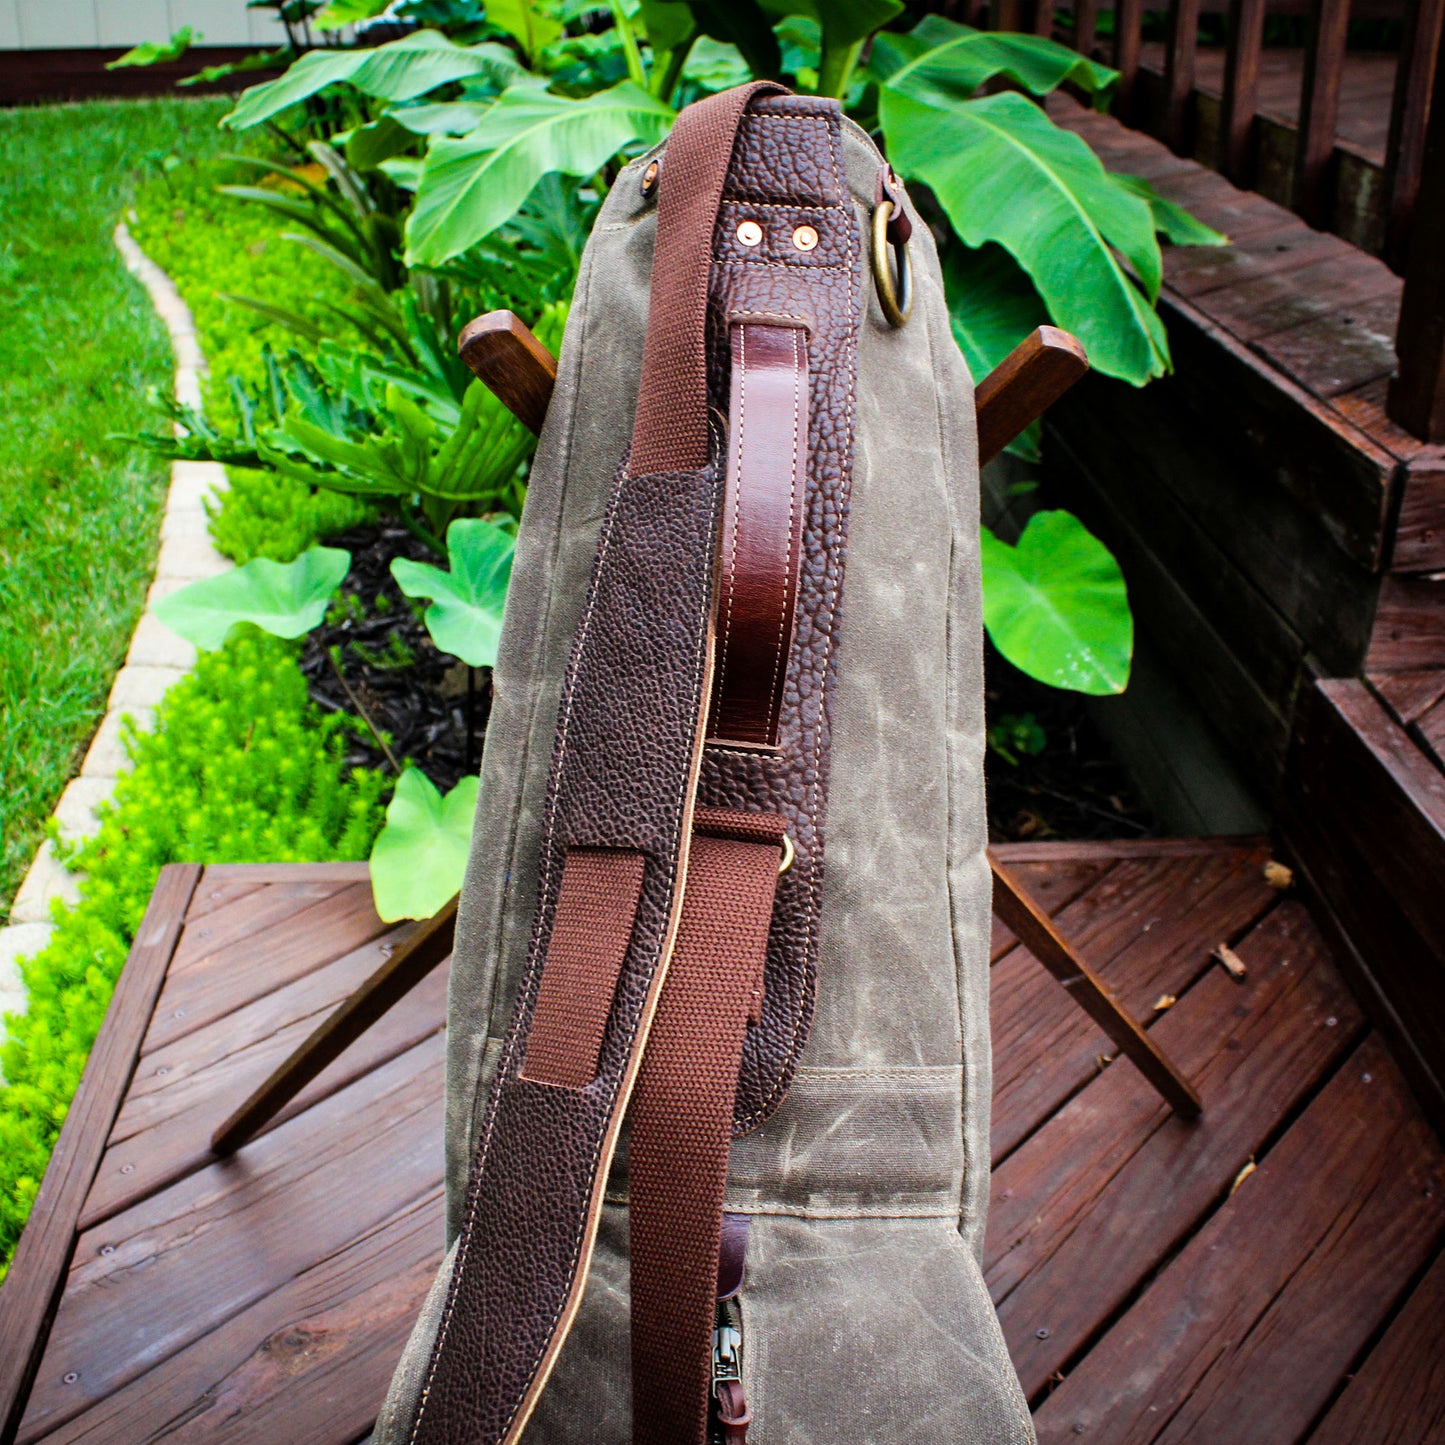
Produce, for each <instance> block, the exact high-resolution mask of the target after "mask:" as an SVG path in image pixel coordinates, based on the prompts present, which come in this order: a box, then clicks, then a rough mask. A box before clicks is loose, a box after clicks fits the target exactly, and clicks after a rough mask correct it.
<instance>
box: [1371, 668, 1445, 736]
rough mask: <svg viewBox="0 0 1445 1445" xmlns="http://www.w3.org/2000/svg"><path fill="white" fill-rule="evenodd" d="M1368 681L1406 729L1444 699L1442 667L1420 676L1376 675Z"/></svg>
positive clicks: (1406, 674) (1418, 674) (1426, 671)
mask: <svg viewBox="0 0 1445 1445" xmlns="http://www.w3.org/2000/svg"><path fill="white" fill-rule="evenodd" d="M1368 681H1369V684H1370V686H1371V687H1372V688H1374V689H1375V691H1376V693H1378V694H1379V696H1380V698H1381V700H1382V701H1383V702H1384V703H1385V705H1386V706H1387V707H1388V708H1389V709H1390V711H1391V712H1392V713H1394V714H1395V720H1396V721H1397V722H1398V723H1399V724H1400V726H1401V727H1409V726H1410V724H1411V723H1412V722H1414V721H1415V719H1416V718H1417V717H1419V716H1420V714H1421V713H1425V712H1428V711H1429V710H1430V709H1431V708H1432V707H1434V705H1435V704H1436V703H1437V702H1439V701H1440V699H1441V698H1442V697H1445V667H1438V668H1429V669H1426V670H1425V671H1422V672H1378V673H1375V674H1373V675H1372V676H1371V677H1370V678H1369V679H1368Z"/></svg>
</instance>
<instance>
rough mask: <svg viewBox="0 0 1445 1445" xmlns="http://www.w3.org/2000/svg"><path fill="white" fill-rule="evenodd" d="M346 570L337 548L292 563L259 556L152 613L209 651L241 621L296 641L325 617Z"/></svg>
mask: <svg viewBox="0 0 1445 1445" xmlns="http://www.w3.org/2000/svg"><path fill="white" fill-rule="evenodd" d="M350 568H351V553H350V552H345V551H343V550H342V549H341V548H339V547H312V548H311V549H310V550H309V551H306V552H303V553H302V554H301V555H300V556H299V557H298V558H297V559H296V560H295V561H294V562H285V563H282V562H272V561H270V560H269V559H268V558H265V557H258V558H257V559H256V560H255V561H254V562H247V563H246V565H245V566H244V567H237V568H235V569H234V570H232V571H230V572H222V573H221V574H220V575H219V576H217V577H206V578H203V579H202V580H201V581H199V582H192V583H191V584H190V585H189V586H186V587H182V588H181V589H180V590H179V591H178V592H172V593H171V594H170V596H168V597H162V598H161V599H160V601H159V602H157V603H156V604H155V607H154V608H153V609H152V610H153V611H154V612H155V615H156V616H157V617H158V618H159V619H160V620H161V621H162V622H163V623H165V625H166V626H167V627H169V628H170V629H171V631H172V632H178V633H179V634H180V635H181V636H182V637H184V638H185V639H186V641H187V642H193V643H195V645H196V646H197V647H200V648H203V649H205V650H206V651H208V652H210V651H214V650H215V649H216V648H218V647H219V646H220V645H221V644H222V643H223V642H224V641H225V640H226V638H227V637H228V636H229V635H230V631H231V629H232V628H233V627H235V626H236V625H237V624H238V623H241V622H254V623H255V624H256V626H257V627H259V628H261V629H262V630H263V631H265V632H269V633H272V634H273V635H274V636H276V637H300V636H301V635H302V633H305V632H310V631H311V629H312V628H313V627H315V626H316V625H317V624H318V623H319V622H320V621H321V619H322V618H323V617H325V616H326V606H327V603H328V602H329V601H330V600H331V594H332V593H333V592H335V591H336V589H337V588H338V587H339V586H341V581H342V579H343V578H344V577H345V576H346V574H347V572H348V571H349V570H350Z"/></svg>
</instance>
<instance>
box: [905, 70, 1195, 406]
mask: <svg viewBox="0 0 1445 1445" xmlns="http://www.w3.org/2000/svg"><path fill="white" fill-rule="evenodd" d="M879 114H880V117H881V120H882V124H883V133H884V135H885V137H886V139H887V143H888V154H889V157H890V159H891V160H892V162H893V164H894V165H895V166H896V167H897V168H898V169H899V170H900V171H901V172H902V173H903V174H904V175H905V176H906V177H913V178H917V179H919V180H922V181H926V182H927V183H928V185H930V186H931V187H932V188H933V192H934V194H935V195H936V196H937V197H938V199H939V201H940V203H941V204H942V205H943V208H944V210H945V211H946V212H947V213H948V218H949V220H950V221H951V222H952V223H953V228H954V230H955V231H957V232H958V234H959V236H960V237H961V238H962V239H963V240H964V241H965V242H967V243H968V244H969V245H970V246H982V245H983V244H984V243H985V242H988V241H994V242H997V243H998V244H999V245H1000V246H1002V247H1004V249H1005V250H1007V251H1008V252H1010V254H1012V255H1013V257H1014V258H1015V259H1016V260H1017V261H1018V263H1019V265H1021V266H1022V267H1023V269H1024V270H1025V271H1027V272H1028V274H1029V276H1030V278H1031V279H1032V281H1033V283H1034V286H1035V287H1036V288H1037V290H1038V293H1039V295H1040V296H1042V297H1043V299H1044V302H1045V304H1046V305H1047V306H1048V308H1049V314H1050V316H1051V317H1052V318H1053V320H1054V321H1055V323H1056V324H1057V325H1059V326H1062V327H1064V328H1065V329H1066V330H1068V331H1072V332H1073V333H1074V334H1075V335H1076V336H1077V337H1078V338H1079V339H1080V340H1081V341H1082V342H1083V343H1084V345H1085V347H1086V348H1087V349H1088V353H1089V358H1090V360H1091V362H1092V363H1093V365H1094V367H1095V368H1096V369H1097V370H1099V371H1102V372H1104V373H1106V374H1107V375H1109V376H1118V377H1123V378H1124V379H1125V380H1127V381H1131V382H1133V383H1134V384H1135V385H1142V384H1143V383H1144V382H1145V381H1148V380H1149V379H1150V378H1151V377H1155V376H1159V375H1161V374H1162V373H1163V372H1164V371H1165V370H1166V369H1167V368H1168V364H1169V352H1168V342H1167V339H1166V337H1165V334H1164V327H1163V324H1162V323H1161V321H1160V320H1159V317H1158V316H1157V315H1156V313H1155V311H1154V308H1153V306H1152V305H1151V304H1150V303H1151V300H1152V298H1153V296H1154V295H1156V294H1157V292H1158V287H1159V279H1160V274H1161V267H1162V263H1161V260H1160V255H1159V244H1158V242H1157V241H1156V240H1155V238H1154V224H1153V219H1152V217H1151V215H1150V211H1149V207H1148V205H1147V204H1146V203H1145V202H1144V201H1143V200H1142V199H1141V198H1140V197H1138V196H1135V195H1131V194H1130V193H1129V192H1128V191H1126V190H1125V189H1124V188H1123V187H1122V186H1120V185H1118V184H1117V183H1116V182H1115V181H1114V179H1113V178H1112V177H1111V176H1110V175H1109V173H1108V172H1107V171H1106V170H1105V169H1104V167H1103V165H1102V164H1101V163H1100V161H1099V158H1098V156H1096V155H1095V154H1094V152H1093V151H1091V150H1090V149H1089V147H1088V146H1087V145H1086V144H1085V143H1084V142H1083V141H1082V140H1080V139H1079V137H1078V136H1076V135H1071V134H1070V133H1069V132H1068V131H1065V130H1061V129H1060V128H1059V127H1058V126H1056V125H1054V123H1053V122H1052V121H1051V120H1049V118H1048V117H1047V116H1046V115H1045V114H1044V113H1043V111H1042V110H1040V109H1039V107H1038V106H1036V105H1034V104H1033V103H1032V102H1031V101H1028V100H1025V99H1024V97H1023V96H1021V95H1017V94H1015V93H1013V92H1008V93H1005V94H1002V95H990V96H986V97H984V98H983V99H981V100H969V101H962V102H959V101H952V102H947V103H944V102H942V101H941V100H937V99H929V98H925V97H920V96H916V95H910V94H906V93H904V92H903V91H900V90H897V89H895V88H894V87H893V86H892V85H891V83H890V84H888V85H885V86H883V88H882V90H881V92H880V96H879ZM1115 249H1117V250H1118V251H1119V252H1120V253H1121V254H1122V255H1124V256H1125V257H1126V258H1127V259H1128V261H1129V262H1130V263H1131V264H1132V265H1133V267H1134V269H1135V271H1136V272H1137V274H1138V275H1139V277H1140V280H1141V281H1142V283H1143V285H1144V287H1145V290H1146V291H1147V292H1148V293H1149V294H1148V295H1147V296H1146V295H1144V294H1141V292H1140V290H1139V287H1137V286H1136V285H1134V283H1133V282H1132V281H1131V280H1130V278H1129V277H1128V276H1127V275H1126V274H1125V273H1124V270H1123V268H1122V267H1121V266H1120V265H1119V262H1118V260H1117V259H1116V257H1115V255H1114V250H1115Z"/></svg>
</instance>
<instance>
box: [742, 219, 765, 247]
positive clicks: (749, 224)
mask: <svg viewBox="0 0 1445 1445" xmlns="http://www.w3.org/2000/svg"><path fill="white" fill-rule="evenodd" d="M762 239H763V228H762V227H761V226H760V225H758V223H757V222H756V221H744V222H743V223H742V224H741V225H740V226H739V227H738V240H739V241H741V242H742V243H743V245H744V246H756V245H757V244H758V242H759V241H761V240H762Z"/></svg>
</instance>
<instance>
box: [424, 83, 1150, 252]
mask: <svg viewBox="0 0 1445 1445" xmlns="http://www.w3.org/2000/svg"><path fill="white" fill-rule="evenodd" d="M674 115H675V112H674V111H673V109H672V107H671V106H669V105H665V104H663V102H662V101H660V100H656V99H654V98H653V97H652V96H650V95H649V94H648V93H647V92H646V91H645V90H643V89H642V88H641V87H640V86H637V85H634V84H633V83H632V82H631V81H630V80H624V81H623V82H622V83H621V84H620V85H615V86H613V87H612V89H611V90H604V91H600V92H598V93H597V94H596V95H591V96H588V97H587V98H586V99H585V100H574V99H572V98H571V97H569V96H565V95H553V94H551V93H550V92H548V91H541V90H534V89H530V88H524V87H513V88H512V89H510V90H506V91H503V92H502V95H501V97H500V98H499V99H498V100H497V103H496V104H495V105H494V106H492V108H491V109H490V110H489V111H488V112H487V113H486V115H485V116H484V117H483V118H482V121H481V123H480V124H479V125H478V126H477V128H476V129H475V130H474V131H472V132H471V133H470V134H469V135H465V136H462V137H461V138H460V139H457V140H450V139H445V138H442V139H437V140H434V141H433V142H432V146H431V150H430V151H429V152H428V153H427V158H426V165H425V167H424V168H423V170H422V177H421V185H420V187H419V188H418V190H417V196H416V207H415V209H414V210H413V211H412V213H411V217H410V219H409V220H408V221H407V225H406V240H407V257H406V259H407V262H408V264H410V265H419V266H439V265H441V264H442V262H444V261H447V260H450V259H451V257H453V256H458V255H460V254H461V253H462V252H463V251H465V250H466V249H467V248H468V247H469V246H471V245H474V244H475V243H476V242H477V241H480V240H481V239H482V238H483V237H484V236H487V235H489V234H490V233H491V232H492V231H494V230H496V228H497V227H498V226H500V225H502V224H503V222H505V221H508V220H510V219H511V218H512V217H513V216H514V215H516V213H517V211H518V209H519V208H520V206H521V205H522V202H523V201H525V200H526V199H527V195H528V193H529V192H530V191H531V189H532V187H533V186H535V185H536V184H537V182H538V181H539V180H541V178H542V177H543V176H545V175H548V174H550V173H551V172H554V171H560V172H562V173H563V174H565V175H569V176H588V175H591V174H592V173H593V172H594V171H596V170H597V169H598V168H599V167H600V166H601V165H602V164H603V163H604V162H605V161H607V160H609V159H610V158H611V157H612V156H614V155H616V154H617V152H618V151H620V150H621V149H622V148H623V147H624V146H628V145H632V144H634V143H638V142H640V143H642V144H644V145H651V144H652V143H653V142H654V141H657V140H660V139H661V138H662V137H663V136H664V135H666V134H667V132H668V130H669V129H670V128H671V125H672V122H673V118H674ZM1141 204H1142V203H1141Z"/></svg>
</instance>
